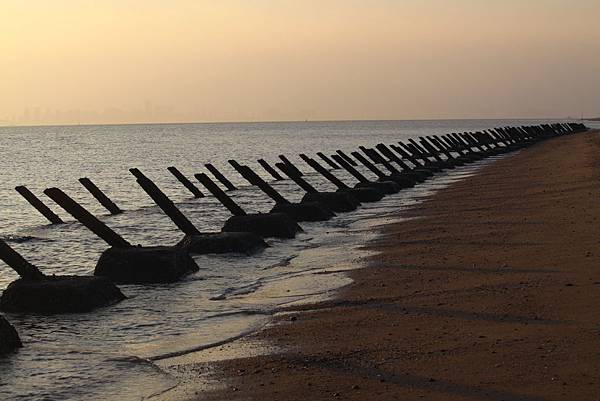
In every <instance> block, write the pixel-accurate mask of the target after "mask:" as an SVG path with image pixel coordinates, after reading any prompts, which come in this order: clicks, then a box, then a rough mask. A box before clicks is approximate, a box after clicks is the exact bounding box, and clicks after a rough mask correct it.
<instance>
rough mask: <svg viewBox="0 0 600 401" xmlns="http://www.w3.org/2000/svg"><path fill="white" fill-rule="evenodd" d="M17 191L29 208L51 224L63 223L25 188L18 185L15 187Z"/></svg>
mask: <svg viewBox="0 0 600 401" xmlns="http://www.w3.org/2000/svg"><path fill="white" fill-rule="evenodd" d="M15 191H17V192H18V193H19V194H21V196H22V197H23V198H25V200H26V201H27V202H29V204H30V205H31V206H33V207H34V208H35V210H37V211H38V212H40V213H41V214H42V216H44V217H45V218H46V219H48V221H49V222H50V223H52V224H62V223H64V221H62V219H61V218H60V217H58V216H57V215H56V214H55V213H54V212H53V211H52V210H50V208H49V207H48V206H46V205H45V204H44V202H42V201H41V200H40V199H39V198H38V197H37V196H35V195H34V194H33V193H32V192H31V191H30V190H29V189H27V187H25V186H23V185H20V186H18V187H15Z"/></svg>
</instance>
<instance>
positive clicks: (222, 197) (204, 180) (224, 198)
mask: <svg viewBox="0 0 600 401" xmlns="http://www.w3.org/2000/svg"><path fill="white" fill-rule="evenodd" d="M194 177H196V179H197V180H198V181H200V183H201V184H202V185H204V187H205V188H206V189H208V192H210V193H211V194H213V196H214V197H215V198H217V199H218V200H219V202H221V204H222V205H223V206H225V207H226V208H227V209H228V210H229V211H230V212H231V214H233V215H234V216H245V215H246V212H245V211H244V209H242V208H241V207H240V206H239V205H238V204H237V203H235V202H234V201H233V199H231V198H230V197H229V195H227V194H226V193H225V192H224V191H223V190H222V189H221V188H219V186H218V185H217V184H215V183H214V182H213V181H212V180H211V179H210V178H209V177H208V176H207V175H206V174H204V173H200V174H194Z"/></svg>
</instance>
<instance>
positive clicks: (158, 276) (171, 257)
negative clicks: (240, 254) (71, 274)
mask: <svg viewBox="0 0 600 401" xmlns="http://www.w3.org/2000/svg"><path fill="white" fill-rule="evenodd" d="M198 270H199V269H198V265H196V262H194V259H192V257H191V256H190V255H189V253H188V251H187V250H186V249H184V248H181V247H178V246H154V247H131V248H114V247H113V248H109V249H107V250H106V251H104V252H103V253H102V255H101V256H100V259H99V260H98V264H97V265H96V270H95V271H94V275H96V276H102V277H107V278H109V279H110V280H112V281H114V282H115V283H120V284H149V283H172V282H175V281H178V280H179V279H181V277H183V276H185V275H187V274H190V273H193V272H197V271H198Z"/></svg>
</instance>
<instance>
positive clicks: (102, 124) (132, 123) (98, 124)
mask: <svg viewBox="0 0 600 401" xmlns="http://www.w3.org/2000/svg"><path fill="white" fill-rule="evenodd" d="M594 118H595V117H583V118H582V117H571V116H567V117H540V118H537V117H522V118H518V117H517V118H515V117H500V118H492V117H486V118H406V119H356V120H354V119H339V120H338V119H331V120H327V119H326V120H256V121H187V122H181V121H173V122H167V121H164V122H123V123H66V124H25V125H2V124H0V128H40V127H49V128H51V127H98V126H122V125H202V124H204V125H211V124H276V123H343V122H395V121H461V120H473V121H488V120H506V121H508V120H525V121H528V120H532V121H534V120H578V121H583V120H592V119H594Z"/></svg>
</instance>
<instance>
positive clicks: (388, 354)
mask: <svg viewBox="0 0 600 401" xmlns="http://www.w3.org/2000/svg"><path fill="white" fill-rule="evenodd" d="M599 151H600V131H598V130H594V131H590V132H588V133H583V134H576V135H569V136H564V137H559V138H554V139H551V140H548V141H544V142H541V143H538V144H536V145H534V146H532V147H529V148H526V149H523V150H521V151H519V152H516V153H514V154H511V155H507V156H506V157H503V158H501V159H500V160H497V161H496V162H494V163H492V164H489V165H487V166H485V167H483V168H482V169H481V170H480V171H479V172H478V174H475V175H473V176H469V177H467V178H465V179H464V180H461V181H459V182H457V183H454V184H452V185H451V186H449V187H448V188H445V189H443V190H441V191H440V192H437V193H436V194H434V195H433V196H431V197H429V198H427V199H426V200H425V201H424V202H423V203H421V204H420V205H418V206H417V207H415V208H412V209H410V211H408V212H407V211H403V212H401V213H399V214H398V216H396V220H397V221H396V222H395V223H393V224H388V225H385V226H383V227H382V228H380V233H379V235H378V236H377V237H376V239H375V240H372V241H370V242H369V243H368V244H366V247H367V248H368V250H369V251H373V252H375V254H374V255H373V256H370V257H369V260H368V266H367V267H365V268H363V269H359V270H354V271H352V272H350V273H349V274H350V277H351V278H352V279H353V283H352V284H351V285H348V286H346V287H344V288H343V289H341V290H340V291H339V292H338V294H337V296H336V298H335V299H333V300H329V301H326V302H321V303H317V304H312V305H302V306H298V307H288V308H287V309H285V310H284V312H285V313H279V314H277V315H276V316H275V318H274V321H273V322H272V323H271V324H269V325H268V326H267V327H266V328H265V329H263V330H261V331H258V332H256V333H254V334H252V335H249V336H246V337H244V338H242V339H240V340H237V341H235V342H234V343H231V344H229V345H228V349H229V350H230V353H231V355H233V356H230V357H228V358H224V359H226V360H223V361H217V362H199V363H196V364H195V365H194V367H193V369H190V371H191V372H196V374H197V375H198V377H200V376H203V375H204V374H206V372H210V374H211V377H213V380H214V378H215V377H216V378H217V380H219V381H220V383H221V384H220V385H215V386H213V388H212V389H211V388H207V389H206V390H205V391H201V392H198V393H197V394H196V395H195V397H194V398H195V399H198V400H266V399H269V400H332V399H345V400H364V399H369V400H392V399H399V400H414V399H426V400H536V401H537V400H539V401H541V400H596V399H598V394H600V374H599V373H598V372H599V371H600V370H599V367H600V355H599V354H598V347H599V345H600V310H599V309H598V307H597V305H598V302H599V301H600V271H599V270H598V269H597V266H598V258H599V256H600V253H599V251H598V243H599V241H600V240H599V236H598V234H599V231H600V227H599V226H598V224H597V220H598V218H599V217H600V204H598V202H597V199H598V197H599V195H600V185H599V181H600V174H599V173H598V171H599V170H598V169H599V167H600V156H599V154H600V153H599ZM253 344H261V346H262V347H263V352H255V353H252V352H244V350H251V349H253ZM236 349H237V351H236Z"/></svg>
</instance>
